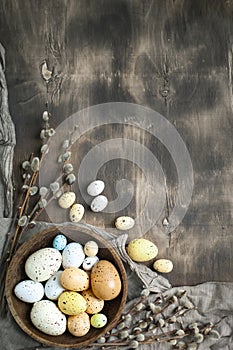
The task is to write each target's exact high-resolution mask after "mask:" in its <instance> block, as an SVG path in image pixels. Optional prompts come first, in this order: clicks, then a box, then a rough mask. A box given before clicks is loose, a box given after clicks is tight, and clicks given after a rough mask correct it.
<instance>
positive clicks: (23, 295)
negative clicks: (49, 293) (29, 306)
mask: <svg viewBox="0 0 233 350" xmlns="http://www.w3.org/2000/svg"><path fill="white" fill-rule="evenodd" d="M14 292H15V295H16V296H17V298H19V299H20V300H22V301H24V302H25V303H35V302H36V301H39V300H41V299H42V298H43V296H44V286H43V284H42V283H40V282H35V281H32V280H25V281H21V282H19V283H18V284H17V285H16V286H15V289H14Z"/></svg>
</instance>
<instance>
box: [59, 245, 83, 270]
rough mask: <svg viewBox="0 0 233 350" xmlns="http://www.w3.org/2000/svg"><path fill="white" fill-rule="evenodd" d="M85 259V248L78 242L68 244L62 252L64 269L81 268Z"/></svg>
mask: <svg viewBox="0 0 233 350" xmlns="http://www.w3.org/2000/svg"><path fill="white" fill-rule="evenodd" d="M84 259H85V254H84V251H83V247H82V245H81V244H79V243H77V242H72V243H69V244H67V246H66V247H65V249H64V250H63V252H62V266H63V268H64V269H66V268H67V267H79V266H81V265H82V263H83V260H84Z"/></svg>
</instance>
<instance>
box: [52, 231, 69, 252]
mask: <svg viewBox="0 0 233 350" xmlns="http://www.w3.org/2000/svg"><path fill="white" fill-rule="evenodd" d="M66 245H67V238H66V236H64V235H62V234H59V235H57V236H55V237H54V239H53V248H55V249H57V250H63V249H64V248H65V246H66Z"/></svg>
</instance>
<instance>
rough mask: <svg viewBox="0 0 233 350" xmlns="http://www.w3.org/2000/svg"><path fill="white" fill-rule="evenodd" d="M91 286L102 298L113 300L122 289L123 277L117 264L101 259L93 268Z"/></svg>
mask: <svg viewBox="0 0 233 350" xmlns="http://www.w3.org/2000/svg"><path fill="white" fill-rule="evenodd" d="M91 288H92V291H93V293H94V295H95V296H96V297H97V298H99V299H102V300H112V299H114V298H116V297H117V296H118V295H119V294H120V291H121V279H120V276H119V273H118V271H117V269H116V268H115V266H114V265H113V264H112V263H111V262H110V261H107V260H100V261H99V262H98V263H97V264H95V265H94V266H93V268H92V270H91Z"/></svg>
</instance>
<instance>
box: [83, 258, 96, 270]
mask: <svg viewBox="0 0 233 350" xmlns="http://www.w3.org/2000/svg"><path fill="white" fill-rule="evenodd" d="M98 261H99V258H98V256H88V257H87V258H85V259H84V260H83V264H82V268H83V270H85V271H90V270H91V269H92V267H93V266H94V265H95V264H96V263H97V262H98Z"/></svg>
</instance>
